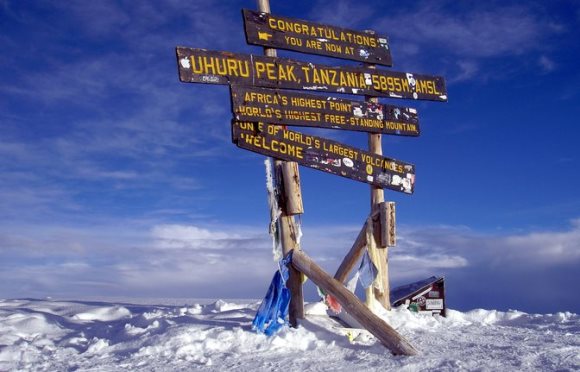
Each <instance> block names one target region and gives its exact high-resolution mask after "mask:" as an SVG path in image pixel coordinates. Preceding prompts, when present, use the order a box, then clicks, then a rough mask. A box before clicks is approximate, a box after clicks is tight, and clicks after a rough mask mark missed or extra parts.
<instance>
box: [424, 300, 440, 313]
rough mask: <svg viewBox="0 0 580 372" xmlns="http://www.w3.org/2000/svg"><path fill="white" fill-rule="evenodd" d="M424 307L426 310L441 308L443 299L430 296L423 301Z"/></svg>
mask: <svg viewBox="0 0 580 372" xmlns="http://www.w3.org/2000/svg"><path fill="white" fill-rule="evenodd" d="M425 308H426V309H427V310H441V309H443V299H442V298H430V299H427V301H426V302H425Z"/></svg>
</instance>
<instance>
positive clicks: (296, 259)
mask: <svg viewBox="0 0 580 372" xmlns="http://www.w3.org/2000/svg"><path fill="white" fill-rule="evenodd" d="M292 266H293V267H295V268H296V269H297V270H298V271H300V272H301V273H303V274H304V275H306V276H307V277H308V278H309V279H310V280H312V281H313V282H314V283H315V284H316V285H317V286H319V287H320V288H322V289H323V290H324V291H325V292H326V293H329V294H331V295H332V296H333V297H334V298H336V300H337V301H338V303H339V304H340V305H341V306H342V308H343V310H344V311H346V312H347V313H348V314H350V315H351V316H352V317H353V318H354V319H355V320H356V321H357V322H359V323H360V324H361V325H362V326H363V327H364V328H365V329H366V330H368V331H369V332H370V333H371V334H373V336H375V337H376V338H377V339H379V341H380V342H381V343H382V344H383V345H384V346H385V347H386V348H388V349H389V350H390V351H391V352H392V353H393V354H395V355H417V350H416V349H415V348H414V347H413V345H411V344H410V343H409V341H407V340H406V339H405V338H404V337H403V336H401V335H400V334H399V333H398V332H397V331H396V330H395V329H393V328H392V327H391V326H390V325H388V324H387V323H386V322H385V321H384V320H383V319H381V318H379V317H378V316H376V315H375V314H373V312H372V311H371V310H370V309H368V308H367V307H366V306H365V305H364V304H363V303H362V302H360V300H359V299H358V298H357V297H356V296H355V295H354V294H353V293H352V292H350V291H349V290H348V289H346V288H345V287H344V285H343V284H342V282H339V281H337V280H336V279H333V278H332V277H331V276H330V275H328V274H327V273H326V272H325V271H324V270H322V268H321V267H320V266H318V265H317V264H316V263H315V262H314V261H312V259H311V258H310V257H308V256H307V255H306V254H304V252H302V251H293V252H292Z"/></svg>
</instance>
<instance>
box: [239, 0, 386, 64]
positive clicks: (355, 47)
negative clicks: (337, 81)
mask: <svg viewBox="0 0 580 372" xmlns="http://www.w3.org/2000/svg"><path fill="white" fill-rule="evenodd" d="M242 14H243V17H244V30H245V31H246V41H247V42H248V44H254V45H261V46H265V47H270V48H280V49H287V50H293V51H297V52H302V53H310V54H319V55H323V56H330V57H337V58H344V59H351V60H354V61H362V62H368V63H374V64H379V65H385V66H392V65H393V60H392V57H391V51H390V49H389V42H388V39H387V37H386V36H380V35H376V34H375V33H374V32H372V31H369V32H362V31H355V30H349V29H345V28H340V27H335V26H329V25H325V24H320V23H313V22H308V21H303V20H300V19H294V18H287V17H279V16H274V15H272V14H269V13H263V12H255V11H252V10H248V9H243V10H242Z"/></svg>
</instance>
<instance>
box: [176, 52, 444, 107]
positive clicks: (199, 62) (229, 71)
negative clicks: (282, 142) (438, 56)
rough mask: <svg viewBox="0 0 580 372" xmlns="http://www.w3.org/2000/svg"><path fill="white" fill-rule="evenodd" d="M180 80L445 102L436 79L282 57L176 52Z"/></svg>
mask: <svg viewBox="0 0 580 372" xmlns="http://www.w3.org/2000/svg"><path fill="white" fill-rule="evenodd" d="M177 65H178V69H179V79H180V80H181V81H182V82H186V83H206V84H230V83H236V84H241V85H253V86H259V87H264V88H285V89H301V90H302V89H304V90H318V91H325V92H337V93H347V94H358V95H369V96H375V97H388V98H411V99H420V100H430V101H447V91H446V88H445V80H443V78H442V77H440V76H431V75H424V74H416V73H410V72H397V71H390V70H381V69H370V68H361V67H348V66H340V67H338V66H334V67H333V66H326V65H320V64H313V63H308V62H302V61H296V60H292V59H287V58H277V57H266V56H256V55H251V54H237V53H230V52H218V51H211V50H205V49H196V48H185V47H177Z"/></svg>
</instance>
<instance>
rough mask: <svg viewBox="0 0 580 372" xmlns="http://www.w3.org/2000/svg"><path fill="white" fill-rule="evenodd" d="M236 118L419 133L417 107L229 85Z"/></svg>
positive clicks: (399, 133)
mask: <svg viewBox="0 0 580 372" xmlns="http://www.w3.org/2000/svg"><path fill="white" fill-rule="evenodd" d="M231 97H232V111H233V113H234V116H235V118H236V119H237V120H242V121H263V122H268V123H275V124H279V125H296V126H304V127H317V128H333V129H343V130H354V131H362V132H369V133H384V134H394V135H400V136H418V135H419V119H418V117H417V110H415V109H413V108H408V107H397V106H392V105H382V104H380V103H372V102H364V101H352V100H347V99H340V98H336V97H328V96H320V95H315V94H307V93H298V92H291V91H282V90H273V89H265V88H255V87H250V86H241V85H237V84H233V85H232V86H231Z"/></svg>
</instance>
